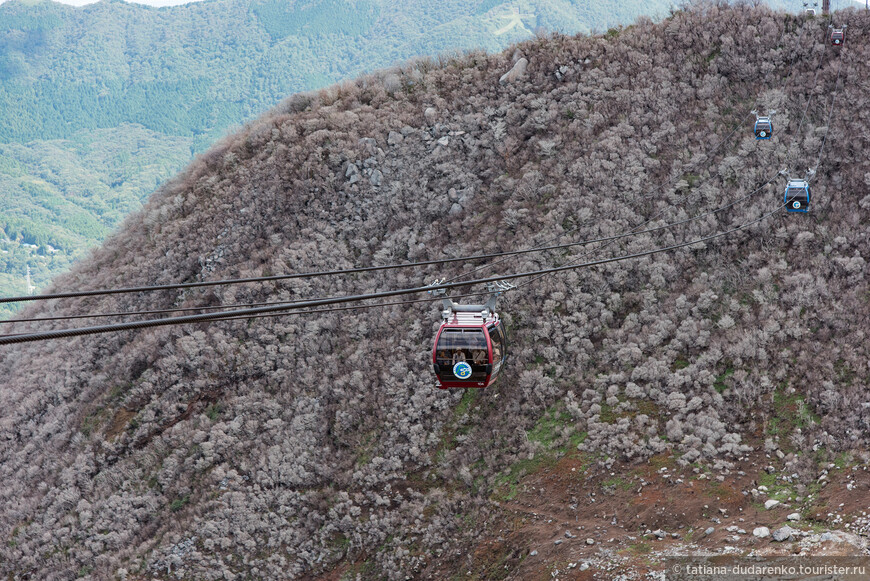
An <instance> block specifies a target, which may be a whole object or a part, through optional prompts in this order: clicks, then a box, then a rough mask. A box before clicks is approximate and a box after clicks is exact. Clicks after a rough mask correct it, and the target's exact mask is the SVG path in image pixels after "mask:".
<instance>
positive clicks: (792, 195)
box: [784, 179, 810, 212]
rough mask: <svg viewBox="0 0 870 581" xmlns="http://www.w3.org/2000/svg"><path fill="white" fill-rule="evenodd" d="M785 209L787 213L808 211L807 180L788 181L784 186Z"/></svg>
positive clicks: (808, 189)
mask: <svg viewBox="0 0 870 581" xmlns="http://www.w3.org/2000/svg"><path fill="white" fill-rule="evenodd" d="M784 203H785V209H786V210H787V211H789V212H809V211H810V184H809V182H807V180H792V179H790V180H788V185H786V186H785V198H784Z"/></svg>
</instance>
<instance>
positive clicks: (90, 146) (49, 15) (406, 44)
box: [0, 0, 669, 312]
mask: <svg viewBox="0 0 870 581" xmlns="http://www.w3.org/2000/svg"><path fill="white" fill-rule="evenodd" d="M573 5H575V3H572V2H569V1H567V0H537V1H534V2H530V1H526V0H524V1H523V2H519V3H517V2H494V1H492V0H487V1H486V2H482V1H481V2H465V1H458V0H449V1H445V2H438V3H432V2H421V1H419V0H413V1H410V2H409V1H404V0H403V1H398V0H359V1H357V2H350V3H349V2H345V1H339V0H318V1H300V2H288V1H286V0H253V1H251V0H209V1H206V2H199V3H193V4H188V5H184V6H178V7H173V8H159V9H158V8H151V7H146V6H142V5H135V4H129V3H125V2H120V1H103V2H99V3H96V4H91V5H87V6H85V7H84V8H73V7H71V6H67V5H63V4H57V3H53V2H41V1H37V2H21V1H12V2H6V3H3V4H2V5H0V111H2V115H0V192H2V193H3V196H0V198H2V200H0V231H2V232H0V247H2V250H4V251H5V253H3V254H0V295H6V296H8V295H18V294H22V293H23V292H24V274H25V270H26V266H27V265H28V264H29V265H30V267H31V270H32V272H33V276H34V280H35V282H36V283H37V287H39V288H41V287H43V286H44V285H45V284H46V283H47V282H48V281H49V280H50V279H51V277H52V276H54V275H55V274H57V273H59V272H63V271H64V270H65V269H66V268H68V267H69V265H70V264H71V263H72V262H73V261H74V260H75V259H77V258H78V257H81V256H83V255H84V254H85V253H86V251H87V249H88V248H90V247H92V246H94V245H95V244H97V243H98V242H99V241H101V240H102V239H103V238H104V237H105V236H106V235H107V234H108V233H109V232H111V231H112V230H113V229H114V228H115V227H116V226H117V225H118V224H119V223H120V221H121V220H122V219H123V217H124V216H126V215H127V213H128V212H129V211H131V210H133V209H135V208H138V207H139V206H140V205H141V204H142V202H143V201H144V200H145V198H146V197H147V196H148V195H149V194H150V193H151V192H152V191H153V190H154V188H155V187H156V186H157V185H158V184H159V183H162V182H163V181H164V180H166V179H168V178H169V177H170V176H171V175H173V174H174V173H175V172H177V171H178V170H180V169H181V168H182V167H183V166H184V165H185V164H186V163H188V161H189V160H190V159H191V158H192V156H193V155H194V154H195V153H197V152H201V151H203V150H204V149H206V148H207V147H208V146H210V145H211V144H212V143H214V142H215V141H216V140H217V139H218V138H219V137H220V136H221V135H223V134H224V132H225V131H227V129H228V128H230V127H237V126H239V125H240V124H242V123H244V122H245V121H247V120H250V119H252V118H253V117H254V116H255V115H257V114H258V113H260V112H261V111H263V110H265V109H267V108H269V107H271V106H273V105H274V104H275V103H276V102H278V101H279V100H281V99H282V98H284V97H286V96H287V95H289V94H292V93H295V92H298V91H304V90H310V89H316V88H319V87H323V86H325V85H329V84H331V83H334V82H336V81H338V80H340V79H344V78H351V77H354V76H356V75H358V74H359V73H361V72H364V71H367V70H374V69H376V68H381V67H384V66H387V65H390V64H393V63H396V62H400V61H403V60H405V59H408V58H410V57H412V56H415V55H426V54H435V53H439V52H444V51H456V50H462V49H467V48H477V47H484V48H486V49H488V50H501V49H502V48H504V47H505V46H507V45H509V44H510V43H512V42H516V41H517V40H520V39H522V38H525V37H527V36H529V35H530V31H534V30H536V29H537V28H544V29H549V30H555V29H558V30H563V31H565V32H568V33H573V32H578V31H584V30H588V29H590V28H592V27H596V26H597V27H599V28H601V27H607V26H610V25H613V24H615V23H618V22H623V23H627V22H629V21H631V20H633V19H634V18H635V17H636V16H637V15H639V14H641V13H642V12H648V11H650V10H653V11H658V12H659V13H662V14H663V13H664V11H665V10H666V9H667V6H669V2H668V1H666V0H656V1H655V2H653V3H652V4H645V5H644V6H643V8H640V7H639V6H638V7H635V8H630V7H628V6H627V5H626V4H625V3H614V4H613V5H610V4H598V5H596V6H595V7H594V8H591V7H590V8H582V9H580V10H576V9H574V8H572V6H573ZM520 7H521V9H520ZM517 15H521V16H517ZM517 19H519V20H517ZM517 22H520V23H521V24H522V25H521V26H515V24H516V23H517ZM512 24H513V25H512ZM506 25H507V27H506ZM500 29H504V31H503V32H502V33H500V34H495V32H497V31H500ZM95 135H98V136H100V141H99V142H97V141H95V140H94V139H93V137H94V136H95ZM4 233H5V235H4ZM4 239H7V240H11V241H13V242H3V240H4ZM17 242H20V243H22V244H19V243H17ZM23 244H26V245H36V246H37V247H38V248H39V250H38V251H37V250H34V249H33V248H32V247H31V246H26V245H23ZM49 246H50V247H52V248H56V249H59V252H53V251H50V250H49ZM3 308H6V307H3ZM0 312H2V310H0ZM7 312H8V311H7Z"/></svg>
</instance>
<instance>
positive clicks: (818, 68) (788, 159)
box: [785, 50, 828, 169]
mask: <svg viewBox="0 0 870 581" xmlns="http://www.w3.org/2000/svg"><path fill="white" fill-rule="evenodd" d="M827 52H828V51H827V50H825V51H823V52H822V54H821V56H820V57H819V63H818V65H816V72H815V75H814V76H813V84H812V87H813V90H815V88H816V83H818V80H819V72H820V71H821V70H822V63H824V62H825V55H826V54H827ZM814 96H815V93H814V92H811V93H810V95H809V97H808V98H807V104H806V106H805V107H804V112H803V114H802V115H801V120H800V122H799V123H798V127H797V131H795V133H794V135H795V138H794V140H795V144H796V145H797V146H798V147H800V144H799V143H798V142H797V140H798V139H800V132H801V128H802V127H803V125H804V120H805V119H806V117H807V113H808V112H809V110H810V104H811V103H812V102H813V97H814ZM793 154H794V152H792V151H789V152H788V155H787V156H786V160H785V163H786V169H787V168H788V166H790V165H791V160H792V157H793V156H794V155H793Z"/></svg>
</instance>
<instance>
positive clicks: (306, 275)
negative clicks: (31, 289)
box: [0, 26, 785, 323]
mask: <svg viewBox="0 0 870 581" xmlns="http://www.w3.org/2000/svg"><path fill="white" fill-rule="evenodd" d="M783 36H785V26H783V32H782V34H781V35H780V40H779V41H778V42H777V45H778V44H779V42H781V41H782V38H783ZM769 74H770V73H768V75H769ZM766 77H767V75H765V78H766ZM757 102H758V97H757V96H756V103H757ZM743 117H746V115H744V116H743ZM739 128H740V125H739V123H738V124H737V125H735V126H734V128H733V129H732V131H731V133H729V134H728V135H727V136H726V137H725V138H723V139H722V140H721V141H720V142H719V143H718V144H717V145H716V147H714V148H713V149H712V150H711V151H709V152H707V153H704V154H702V155H701V157H700V158H699V159H698V160H697V161H695V162H691V163H690V164H689V165H688V166H686V167H685V168H683V171H682V172H681V173H679V174H677V175H675V176H674V177H672V178H671V179H670V181H668V182H667V183H666V184H664V185H663V186H659V187H657V188H655V189H653V190H652V191H651V192H649V193H648V194H649V195H651V194H653V193H655V192H657V191H660V190H662V189H663V188H665V187H668V186H670V185H672V184H673V183H674V182H675V181H677V179H678V178H680V177H682V176H683V175H684V174H685V172H686V171H689V170H690V169H692V168H694V167H695V165H697V164H699V163H701V162H702V161H705V160H706V159H707V158H708V157H709V156H710V155H712V154H714V153H716V151H718V150H719V148H721V147H722V145H724V144H725V143H727V142H728V141H729V140H730V139H731V137H732V136H733V135H734V133H736V132H737V130H738V129H739ZM659 215H661V213H660V214H659ZM653 219H655V217H653V218H651V219H650V220H647V221H646V222H644V223H642V224H640V226H644V225H646V224H648V223H649V222H650V221H652V220H653ZM640 226H639V227H640ZM578 228H579V226H578V227H575V228H573V229H571V230H569V231H567V232H563V233H560V234H559V235H557V236H556V237H554V238H551V239H550V241H552V240H556V239H558V238H560V237H561V236H564V235H565V234H570V233H571V232H573V231H576V230H577V229H578ZM639 233H640V232H638V234H639ZM627 235H630V234H627ZM608 240H610V238H608V239H598V240H587V241H580V242H573V243H569V244H567V245H554V246H539V247H535V248H528V249H524V250H518V251H507V252H499V253H492V254H483V255H473V256H465V257H458V258H447V259H439V260H428V261H420V262H412V263H402V264H392V265H384V266H368V267H357V268H349V269H339V270H329V271H316V272H306V273H293V274H287V275H275V276H268V277H249V278H243V279H225V280H217V281H202V282H193V283H176V284H166V285H149V286H139V287H127V288H117V289H98V290H92V291H74V292H67V293H52V294H43V295H34V296H16V297H0V304H3V303H13V302H32V301H43V300H51V299H63V298H80V297H89V296H103V295H112V294H125V293H136V292H150V291H159V290H178V289H188V288H201V287H209V286H223V285H230V284H244V283H252V282H271V281H278V280H289V279H296V278H314V277H319V276H328V275H341V274H355V273H361V272H374V271H380V270H393V269H399V268H412V267H418V266H431V265H437V264H449V263H453V262H463V261H471V260H487V259H491V258H500V257H509V256H515V255H518V254H527V253H531V252H539V251H544V250H555V249H559V248H565V247H570V246H577V245H585V244H592V243H597V242H605V241H608ZM545 244H546V243H545ZM477 270H480V269H477ZM472 272H476V270H475V271H472ZM183 310H187V309H183ZM45 320H48V319H45ZM2 322H3V321H0V323H2Z"/></svg>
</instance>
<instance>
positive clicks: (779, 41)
mask: <svg viewBox="0 0 870 581" xmlns="http://www.w3.org/2000/svg"><path fill="white" fill-rule="evenodd" d="M787 29H788V27H787V25H786V23H785V22H783V26H782V33H780V35H779V39H777V41H776V44H775V45H774V47H775V48H778V47H779V46H780V45H781V44H782V39H783V38H785V34H786V32H787ZM803 30H804V29H803V27H801V29H800V34H799V35H798V38H797V41H796V44H795V47H797V46H798V45H799V44H800V40H801V37H802V36H803ZM793 63H794V61H792V65H791V66H792V70H791V71H789V75H788V76H787V77H786V87H787V86H788V83H789V81H790V79H791V78H792V77H793V75H792V74H791V73H792V72H793V71H794V68H793ZM772 70H775V67H774V69H772ZM770 72H771V71H768V72H767V73H766V74H765V75H764V79H763V81H766V80H767V77H768V76H770ZM760 98H761V94H760V93H758V94H756V96H755V105H754V106H753V110H754V109H757V107H758V102H759V100H760ZM751 114H752V111H750V112H749V113H747V114H746V115H743V118H745V117H748V116H749V115H751ZM740 123H741V122H738V123H737V124H736V125H735V126H734V127H733V128H732V130H731V132H730V133H729V134H728V135H727V136H725V137H724V138H723V139H722V140H720V141H719V143H718V144H717V145H716V147H714V148H713V149H712V150H710V151H708V152H706V153H701V155H700V156H698V158H697V159H696V160H695V161H692V162H690V163H689V164H688V165H687V166H686V167H684V168H681V171H680V172H679V173H677V174H675V175H674V176H673V177H672V178H671V179H670V180H668V182H666V183H665V184H664V185H659V186H658V187H656V188H654V189H653V190H652V191H650V192H647V194H646V196H647V197H649V196H652V195H653V194H655V193H656V192H660V191H663V190H664V189H665V188H668V187H670V186H672V185H673V184H674V183H675V182H676V181H677V179H679V178H681V177H683V176H684V175H685V174H686V172H687V171H689V170H690V169H692V168H694V167H695V165H697V164H699V163H701V162H702V161H706V160H708V159H709V158H710V156H711V155H713V154H714V153H716V152H717V151H718V150H719V148H721V147H722V145H724V144H725V143H727V142H728V141H730V140H731V137H732V136H733V135H734V134H735V133H736V132H737V131H738V130H739V129H740V128H741V124H740ZM779 175H780V174H779V173H777V174H776V175H775V176H774V177H772V178H771V179H769V180H768V181H767V182H765V183H764V185H762V186H761V187H760V188H758V189H756V190H755V191H753V192H751V193H750V194H748V195H746V196H744V197H743V198H740V199H739V200H736V201H735V202H732V203H731V204H728V205H726V206H723V207H721V208H719V209H717V210H713V211H711V212H706V213H705V214H701V215H699V216H696V217H695V218H692V219H689V220H684V221H682V222H676V223H671V224H670V225H669V226H676V225H679V224H684V223H686V222H691V221H692V220H695V219H699V218H702V217H704V216H707V215H709V214H711V213H716V212H719V211H721V210H724V209H726V208H729V207H731V206H733V205H734V204H736V203H739V202H742V201H744V200H746V199H748V198H749V197H751V196H752V195H754V194H755V193H757V192H758V191H760V190H761V189H762V188H763V187H764V186H766V185H768V184H770V183H771V182H772V181H773V180H775V179H776V178H777V177H779ZM696 191H697V190H696ZM678 208H682V209H685V208H683V206H682V205H680V206H678ZM668 209H670V208H665V209H663V210H661V211H659V212H658V213H656V214H654V215H653V216H651V217H650V218H647V219H646V220H644V221H643V222H641V223H640V224H638V225H637V226H635V227H633V228H632V229H631V230H630V231H629V232H627V233H625V234H622V235H619V236H613V237H610V238H609V239H600V240H589V241H588V243H589V244H592V243H594V242H608V244H605V245H603V246H601V247H599V248H596V249H592V250H588V251H586V252H584V253H582V254H581V255H580V256H581V257H583V256H589V255H590V254H592V252H593V251H601V250H604V249H605V248H607V247H609V246H611V244H612V242H613V241H615V240H618V239H619V238H624V237H627V236H633V235H635V234H646V233H648V232H654V231H656V230H659V229H661V228H652V229H649V230H643V231H638V228H643V227H644V226H646V225H647V224H649V223H650V222H652V221H653V220H656V219H657V218H659V217H660V216H661V215H662V214H664V213H665V212H666V211H667V210H668ZM669 226H664V227H669ZM664 227H662V228H664ZM579 228H580V226H575V227H574V228H571V229H570V230H568V231H566V232H562V233H561V234H558V235H557V236H555V237H553V238H551V239H549V240H548V241H547V242H546V243H549V242H552V241H553V240H558V239H559V238H561V237H562V236H565V235H567V234H570V233H571V232H574V231H576V230H578V229H579ZM546 243H545V244H546ZM510 258H512V256H507V257H505V258H502V259H501V260H496V261H495V262H492V263H490V264H484V265H481V266H479V267H477V268H474V269H472V270H470V271H467V272H464V273H461V274H458V275H456V276H455V277H452V278H448V279H447V282H451V281H453V280H456V279H458V278H461V277H464V276H469V275H471V274H474V273H476V272H480V271H481V270H486V269H487V268H491V267H494V266H497V265H499V264H503V263H504V262H506V261H507V260H509V259H510ZM530 282H532V281H528V282H527V283H525V284H529V283H530Z"/></svg>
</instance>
